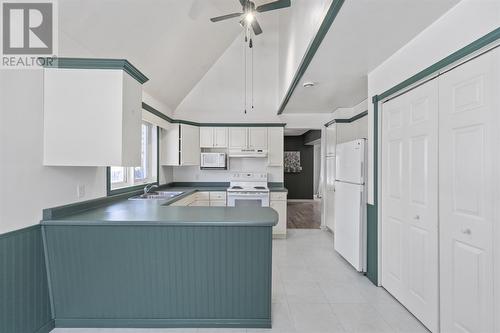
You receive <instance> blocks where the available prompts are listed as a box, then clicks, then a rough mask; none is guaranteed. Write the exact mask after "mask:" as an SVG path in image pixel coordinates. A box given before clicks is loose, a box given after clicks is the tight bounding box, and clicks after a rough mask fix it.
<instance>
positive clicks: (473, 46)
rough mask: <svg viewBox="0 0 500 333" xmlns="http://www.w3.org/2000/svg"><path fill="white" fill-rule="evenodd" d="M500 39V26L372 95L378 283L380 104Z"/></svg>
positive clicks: (371, 239)
mask: <svg viewBox="0 0 500 333" xmlns="http://www.w3.org/2000/svg"><path fill="white" fill-rule="evenodd" d="M499 39H500V28H496V29H495V30H493V31H491V32H490V33H488V34H486V35H484V36H483V37H481V38H479V39H477V40H475V41H473V42H472V43H470V44H468V45H466V46H464V47H463V48H461V49H459V50H458V51H455V52H453V53H452V54H450V55H448V56H447V57H445V58H443V59H441V60H439V61H438V62H436V63H434V64H433V65H431V66H429V67H427V68H425V69H423V70H422V71H420V72H418V73H417V74H415V75H413V76H411V77H410V78H408V79H406V80H404V81H402V82H401V83H399V84H397V85H395V86H393V87H392V88H390V89H387V90H386V91H384V92H383V93H381V94H379V95H374V96H373V97H372V102H373V137H372V140H373V147H374V149H373V175H374V178H373V205H371V204H368V213H367V219H368V221H367V224H368V226H367V227H368V241H367V251H368V260H367V272H366V275H367V277H368V278H369V279H370V281H372V282H373V283H374V284H378V211H379V209H378V191H379V186H378V183H379V182H378V180H379V179H378V167H379V159H378V150H379V149H380V146H379V145H380V144H379V142H378V131H379V120H378V119H379V105H380V104H379V103H380V102H382V101H383V100H385V99H386V98H388V97H390V96H392V95H394V94H396V93H398V92H401V91H402V90H404V89H406V88H409V87H410V86H412V85H414V84H417V83H419V82H421V81H422V80H425V79H427V78H430V77H431V76H433V75H436V74H438V73H439V71H441V70H443V69H445V68H446V67H448V66H450V65H453V64H455V63H457V62H458V61H460V60H463V58H465V57H467V56H469V55H471V54H473V53H474V52H477V51H479V50H481V49H482V48H484V47H487V46H488V45H490V44H492V43H494V42H496V41H498V40H499Z"/></svg>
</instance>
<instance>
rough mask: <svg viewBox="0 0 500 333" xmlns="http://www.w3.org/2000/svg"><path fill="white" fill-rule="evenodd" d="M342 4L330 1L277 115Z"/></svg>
mask: <svg viewBox="0 0 500 333" xmlns="http://www.w3.org/2000/svg"><path fill="white" fill-rule="evenodd" d="M343 4H344V0H333V1H332V3H331V5H330V7H329V8H328V11H327V12H326V14H325V17H324V18H323V21H322V22H321V25H320V27H319V29H318V32H317V33H316V35H315V36H314V38H313V40H312V41H311V43H310V44H309V46H308V47H307V50H306V53H305V54H304V57H303V58H302V60H301V62H300V65H299V68H298V69H297V72H296V73H295V75H294V77H293V79H292V82H291V83H290V87H288V90H287V92H286V94H285V97H284V98H283V101H282V102H281V105H280V106H279V108H278V115H280V114H282V113H283V111H285V108H286V106H287V104H288V102H289V101H290V98H292V95H293V92H294V91H295V89H296V88H297V86H298V84H299V82H300V80H301V79H302V76H303V75H304V73H305V72H306V70H307V68H308V67H309V64H310V63H311V61H312V59H313V58H314V55H315V54H316V51H318V48H319V46H320V45H321V42H322V41H323V39H324V38H325V36H326V34H327V33H328V30H330V27H331V26H332V24H333V21H335V18H336V17H337V14H338V13H339V11H340V8H342V5H343Z"/></svg>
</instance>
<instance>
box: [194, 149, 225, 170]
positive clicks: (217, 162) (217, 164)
mask: <svg viewBox="0 0 500 333" xmlns="http://www.w3.org/2000/svg"><path fill="white" fill-rule="evenodd" d="M200 168H201V169H227V168H226V153H201V158H200Z"/></svg>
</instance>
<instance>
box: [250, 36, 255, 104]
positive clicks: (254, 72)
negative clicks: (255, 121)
mask: <svg viewBox="0 0 500 333" xmlns="http://www.w3.org/2000/svg"><path fill="white" fill-rule="evenodd" d="M250 43H252V38H250ZM254 73H255V72H254V70H253V45H252V111H253V87H254V84H253V76H254Z"/></svg>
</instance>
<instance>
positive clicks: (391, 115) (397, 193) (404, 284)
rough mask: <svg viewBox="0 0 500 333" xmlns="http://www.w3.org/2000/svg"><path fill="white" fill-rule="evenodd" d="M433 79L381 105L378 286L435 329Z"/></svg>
mask: <svg viewBox="0 0 500 333" xmlns="http://www.w3.org/2000/svg"><path fill="white" fill-rule="evenodd" d="M437 93H438V90H437V81H436V80H433V81H429V82H427V83H425V84H423V85H421V86H419V87H417V88H415V89H413V90H411V91H409V92H407V93H405V94H403V95H401V96H398V97H396V98H394V99H392V100H390V101H388V102H386V103H384V104H383V113H382V122H383V123H382V244H381V247H382V285H383V286H384V287H385V288H386V289H387V290H388V291H389V292H390V293H391V294H392V295H394V297H396V298H397V299H398V300H399V301H400V302H401V303H402V304H403V305H405V306H406V307H407V308H408V309H409V310H410V311H411V312H412V313H413V314H414V315H415V316H416V317H417V318H418V319H419V320H420V321H422V322H423V323H424V324H425V325H426V326H427V327H428V328H429V329H430V330H431V331H433V332H437V331H438V205H437V185H438V184H437V181H438V180H437V168H438V165H437V162H438V160H437V145H438V143H437V136H438V133H437V125H438V124H437V119H438V96H437Z"/></svg>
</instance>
